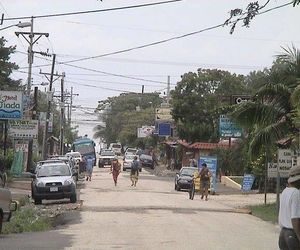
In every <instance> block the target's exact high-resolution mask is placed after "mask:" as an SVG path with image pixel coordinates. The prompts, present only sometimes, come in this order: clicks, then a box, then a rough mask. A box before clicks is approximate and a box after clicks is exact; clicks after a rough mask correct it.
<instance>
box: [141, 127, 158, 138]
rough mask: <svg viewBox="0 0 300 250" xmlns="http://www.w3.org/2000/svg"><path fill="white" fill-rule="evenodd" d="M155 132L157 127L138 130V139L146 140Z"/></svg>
mask: <svg viewBox="0 0 300 250" xmlns="http://www.w3.org/2000/svg"><path fill="white" fill-rule="evenodd" d="M154 130H155V126H142V127H141V128H138V129H137V137H138V138H145V137H148V136H151V135H152V134H153V132H154Z"/></svg>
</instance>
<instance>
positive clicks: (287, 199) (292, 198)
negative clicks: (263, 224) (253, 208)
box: [278, 165, 300, 250]
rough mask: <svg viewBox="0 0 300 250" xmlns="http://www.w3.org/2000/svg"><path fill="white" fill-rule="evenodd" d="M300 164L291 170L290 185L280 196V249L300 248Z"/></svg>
mask: <svg viewBox="0 0 300 250" xmlns="http://www.w3.org/2000/svg"><path fill="white" fill-rule="evenodd" d="M299 189H300V165H298V166H293V167H292V168H291V169H290V172H289V179H288V186H287V187H286V188H285V189H284V190H283V191H282V193H281V196H280V207H279V215H278V224H279V226H280V228H281V231H280V234H279V241H278V245H279V248H280V249H287V250H292V249H293V250H294V249H295V250H296V249H300V191H299Z"/></svg>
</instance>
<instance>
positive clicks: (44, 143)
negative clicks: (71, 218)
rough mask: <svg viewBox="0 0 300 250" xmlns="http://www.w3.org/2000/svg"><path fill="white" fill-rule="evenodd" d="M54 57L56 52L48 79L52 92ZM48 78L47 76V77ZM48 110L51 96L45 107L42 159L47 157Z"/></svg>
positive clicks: (53, 58) (49, 109)
mask: <svg viewBox="0 0 300 250" xmlns="http://www.w3.org/2000/svg"><path fill="white" fill-rule="evenodd" d="M55 58H56V54H53V57H52V68H51V74H50V80H49V83H50V84H49V92H50V94H51V93H52V84H53V76H54V66H55ZM44 75H45V76H46V75H48V74H47V73H44ZM47 79H48V78H47ZM50 112H51V98H50V97H49V100H48V108H47V114H46V123H45V130H44V136H43V151H42V152H43V159H44V160H46V158H47V139H48V127H49V119H50Z"/></svg>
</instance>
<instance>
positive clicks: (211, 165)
mask: <svg viewBox="0 0 300 250" xmlns="http://www.w3.org/2000/svg"><path fill="white" fill-rule="evenodd" d="M202 163H206V165H207V167H208V169H209V171H210V172H211V174H212V178H210V191H211V193H215V192H216V186H217V165H218V159H217V157H215V156H201V157H200V158H199V161H198V166H199V171H201V165H202Z"/></svg>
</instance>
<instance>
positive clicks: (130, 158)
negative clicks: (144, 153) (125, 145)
mask: <svg viewBox="0 0 300 250" xmlns="http://www.w3.org/2000/svg"><path fill="white" fill-rule="evenodd" d="M134 157H135V155H126V157H125V160H127V161H128V160H133V159H134Z"/></svg>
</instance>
